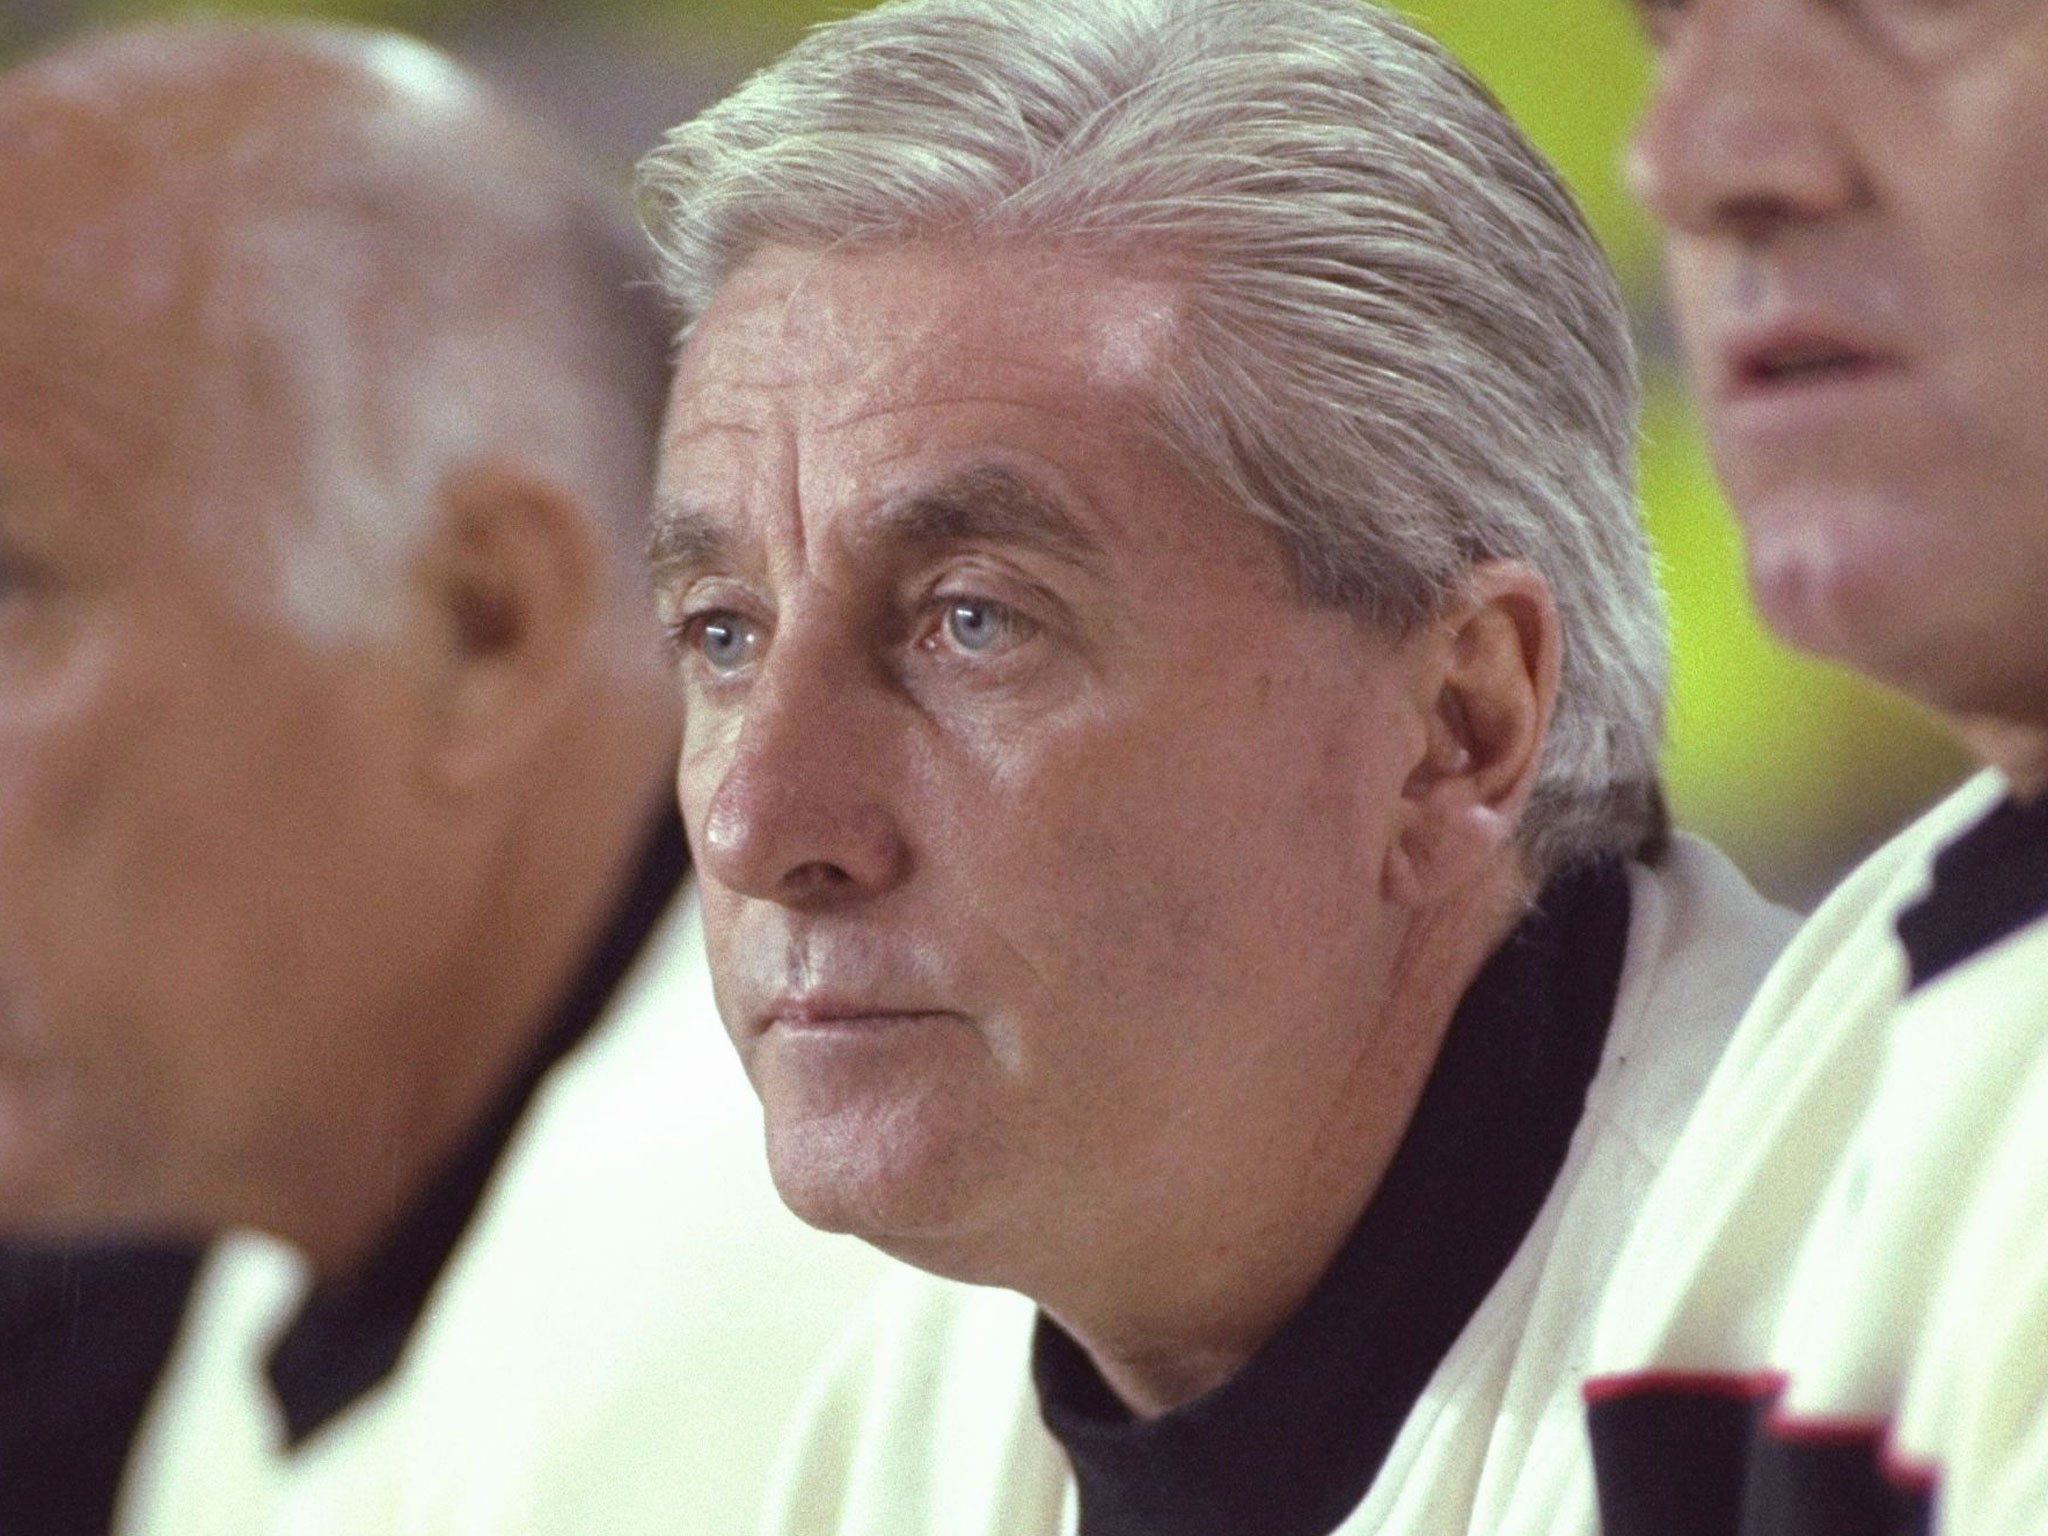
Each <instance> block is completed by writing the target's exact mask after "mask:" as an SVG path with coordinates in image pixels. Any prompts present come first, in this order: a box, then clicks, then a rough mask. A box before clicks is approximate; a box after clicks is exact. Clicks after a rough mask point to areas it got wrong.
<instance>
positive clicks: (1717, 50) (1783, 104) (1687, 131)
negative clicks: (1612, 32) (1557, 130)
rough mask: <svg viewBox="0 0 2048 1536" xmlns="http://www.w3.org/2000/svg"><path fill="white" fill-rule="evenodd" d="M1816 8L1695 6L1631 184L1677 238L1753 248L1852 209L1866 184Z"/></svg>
mask: <svg viewBox="0 0 2048 1536" xmlns="http://www.w3.org/2000/svg"><path fill="white" fill-rule="evenodd" d="M1830 20H1831V18H1830V17H1829V16H1828V15H1825V14H1823V13H1822V11H1821V8H1820V7H1818V6H1817V5H1815V4H1814V3H1813V0H1692V3H1691V4H1690V5H1688V6H1686V7H1684V8H1683V10H1682V11H1680V12H1678V13H1677V15H1676V17H1675V19H1674V21H1673V23H1672V27H1671V32H1670V35H1669V36H1668V37H1667V38H1666V39H1665V41H1664V42H1663V44H1662V45H1661V46H1660V48H1659V50H1658V52H1659V60H1658V71H1657V79H1656V83H1655V86H1654V88H1653V90H1652V94H1651V98H1650V104H1649V106H1648V108H1647V109H1646V110H1645V111H1644V114H1643V117H1642V120H1641V122H1640V123H1639V124H1638V125H1637V127H1636V132H1635V136H1634V139H1633V141H1632V143H1631V145H1630V149H1629V155H1628V161H1627V171H1628V180H1629V184H1630V186H1631V188H1632V189H1633V190H1634V192H1635V194H1636V197H1637V198H1638V199H1639V200H1640V201H1641V202H1642V204H1643V206H1644V207H1645V208H1647V209H1648V210H1649V211H1650V213H1651V215H1652V216H1653V217H1654V218H1656V219H1657V221H1658V222H1659V223H1661V224H1662V225H1664V227H1665V228H1666V230H1667V231H1670V232H1672V233H1680V234H1690V235H1713V234H1721V235H1733V236H1736V237H1738V238H1743V239H1747V240H1756V239H1762V238H1766V237H1768V236H1769V235H1770V234H1772V233H1773V232H1774V231H1776V230H1777V229H1779V228H1781V227H1784V226H1788V225H1797V224H1802V223H1808V222H1812V221H1814V220H1818V219H1824V218H1827V217H1829V216H1830V215H1832V214H1835V213H1839V212H1841V211H1843V210H1845V209H1847V208H1850V207H1853V206H1855V205H1856V203H1857V202H1858V201H1859V200H1860V199H1861V198H1862V197H1863V196H1864V195H1865V194H1866V191H1867V185H1866V183H1865V181H1864V178H1863V175H1862V172H1861V169H1860V167H1859V164H1858V161H1857V159H1856V156H1855V154H1854V149H1853V144H1852V142H1851V140H1850V139H1849V137H1848V135H1847V133H1846V131H1845V130H1846V125H1845V124H1844V123H1843V122H1842V121H1841V120H1840V118H1839V116H1838V112H1837V108H1838V107H1839V105H1841V104H1840V103H1839V102H1838V101H1837V99H1836V93H1835V91H1834V90H1833V88H1832V85H1831V82H1830V80H1829V79H1828V75H1829V73H1830V58H1829V54H1830V51H1831V50H1839V48H1840V47H1841V45H1842V43H1843V41H1844V40H1843V39H1839V38H1836V37H1834V36H1833V35H1832V33H1831V31H1830V27H1829V22H1830Z"/></svg>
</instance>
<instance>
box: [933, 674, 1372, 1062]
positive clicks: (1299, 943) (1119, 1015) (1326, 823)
mask: <svg viewBox="0 0 2048 1536" xmlns="http://www.w3.org/2000/svg"><path fill="white" fill-rule="evenodd" d="M1228 718H1231V716H1230V715H1229V714H1228V712H1227V711H1225V710H1223V709H1221V708H1220V707H1219V708H1218V709H1216V710H1204V711H1201V712H1200V713H1199V715H1198V716H1197V717H1194V718H1190V719H1188V720H1185V721H1171V722H1161V721H1159V720H1156V719H1153V720H1147V721H1145V722H1143V723H1137V722H1133V724H1132V725H1131V726H1130V728H1128V729H1125V730H1118V731H1115V732H1110V733H1106V734H1105V735H1103V736H1100V737H1094V736H1090V737H1088V738H1086V739H1084V740H1079V741H1073V742H1069V743H1065V744H1064V745H1065V746H1066V748H1067V750H1064V751H1059V752H1052V753H1048V754H1046V755H1045V756H1044V757H1043V758H1042V759H1040V760H1039V761H1037V762H1036V763H1035V764H1034V765H1033V768H1032V771H1031V772H1030V773H1029V774H1028V775H1017V776H1015V777H1013V778H1012V779H1010V780H1009V781H1008V782H1007V783H1006V784H1005V785H1004V786H1003V787H1002V789H1001V790H1000V791H999V793H1000V794H1001V796H1002V800H1001V804H1000V806H999V807H996V808H992V814H990V815H988V816H986V817H980V818H974V819H972V820H970V821H968V822H966V823H965V824H963V825H960V826H958V827H956V828H954V829H953V833H952V836H953V838H954V839H955V840H957V841H959V842H960V843H962V844H963V845H964V846H965V847H966V848H968V849H970V850H973V851H974V859H973V862H971V863H970V864H969V866H968V867H969V868H975V867H977V866H978V867H979V868H980V869H981V870H983V871H984V872H985V873H986V876H987V878H985V879H983V880H982V881H980V882H978V885H977V883H976V882H973V881H969V882H967V884H968V888H969V889H970V891H973V890H976V889H980V890H984V891H987V892H989V893H991V894H989V895H987V896H983V897H979V898H976V897H973V896H970V898H969V899H970V900H979V901H980V903H981V905H982V908H983V910H982V911H981V912H980V913H979V914H978V915H980V916H982V917H983V918H984V920H985V921H986V922H987V923H988V924H989V925H991V926H994V927H997V928H998V929H999V930H1000V931H1002V932H1003V933H1004V935H1005V936H1006V938H1008V940H1009V941H1010V943H1011V945H1012V947H1013V949H1014V950H1015V951H1016V952H1017V953H1018V954H1019V955H1021V956H1022V957H1023V958H1024V959H1025V960H1026V962H1027V963H1029V964H1030V966H1031V968H1032V970H1033V971H1034V973H1035V975H1036V977H1037V979H1038V981H1039V982H1040V983H1041V984H1042V985H1043V986H1045V987H1046V988H1047V989H1049V991H1050V992H1051V993H1052V994H1053V996H1054V1000H1055V1002H1056V1005H1057V1006H1059V1007H1060V1009H1061V1011H1062V1012H1063V1013H1066V1014H1068V1015H1070V1016H1075V1017H1090V1016H1092V1017H1095V1018H1097V1019H1099V1020H1101V1021H1102V1024H1101V1027H1103V1028H1106V1029H1110V1030H1113V1031H1114V1030H1117V1029H1119V1028H1120V1027H1127V1026H1128V1025H1129V1024H1130V1023H1131V1022H1132V1021H1134V1020H1135V1019H1138V1018H1141V1017H1144V1016H1147V1015H1150V1016H1153V1017H1155V1018H1157V1019H1159V1020H1161V1021H1162V1025H1161V1027H1166V1028H1171V1029H1174V1030H1175V1031H1176V1032H1183V1031H1184V1030H1185V1029H1187V1028H1189V1027H1191V1021H1194V1020H1199V1019H1201V1018H1203V1017H1207V1016H1213V1015H1224V1016H1233V1015H1241V1014H1242V1012H1243V1011H1245V1010H1247V1009H1250V1008H1254V1007H1270V1006H1272V1005H1273V1003H1274V1001H1275V999H1276V997H1284V994H1285V991H1286V989H1289V988H1307V987H1312V986H1313V985H1314V984H1315V983H1314V977H1315V968H1314V967H1313V966H1308V967H1304V965H1303V964H1302V956H1303V953H1304V951H1306V952H1308V953H1310V954H1314V953H1317V952H1318V951H1319V950H1334V949H1335V948H1337V947H1340V946H1354V947H1355V940H1356V934H1357V928H1358V925H1359V923H1360V922H1361V921H1363V920H1364V917H1365V914H1367V913H1368V912H1369V911H1370V909H1371V907H1372V902H1373V898H1374V895H1375V893H1376V890H1377V883H1378V863H1377V858H1376V850H1378V849H1380V848H1381V847H1382V846H1383V844H1384V841H1385V838H1386V835H1387V825H1386V822H1385V820H1384V817H1383V814H1382V813H1383V811H1384V810H1385V809H1386V807H1385V805H1384V803H1383V802H1385V801H1389V800H1391V796H1375V795H1370V794H1364V795H1362V794H1360V793H1359V790H1360V787H1361V786H1362V785H1366V784H1369V783H1370V782H1372V780H1373V777H1374V774H1375V768H1374V765H1373V762H1372V758H1371V756H1370V751H1371V748H1370V747H1369V746H1366V745H1364V744H1361V743H1360V742H1358V741H1357V740H1355V739H1353V738H1352V737H1351V735H1350V733H1346V732H1339V731H1336V730H1333V729H1324V730H1320V731H1318V730H1313V729H1309V728H1306V727H1303V728H1298V729H1294V730H1290V729H1289V728H1288V727H1289V725H1295V726H1298V727H1299V726H1301V722H1300V721H1299V720H1290V721H1287V722H1284V723H1283V722H1281V721H1278V720H1276V719H1274V718H1273V712H1271V711H1248V712H1246V713H1244V714H1243V715H1241V716H1240V718H1241V720H1242V722H1243V724H1242V727H1241V728H1240V729H1239V730H1237V731H1235V732H1231V733H1227V734H1226V733H1219V732H1218V731H1217V730H1216V729H1215V728H1214V721H1215V720H1218V719H1228ZM1282 743H1292V745H1288V746H1283V745H1281V744H1282ZM999 872H1000V873H1001V874H1002V876H1003V878H1002V879H1001V880H1000V882H998V880H997V879H996V876H997V875H998V873H999ZM999 890H1000V891H1004V892H1007V893H1008V903H1007V910H1000V911H999V910H996V908H995V901H996V897H995V895H994V894H993V893H994V892H997V891H999ZM1276 989H1278V990H1276ZM1149 1048H1150V1047H1149V1046H1148V1049H1149Z"/></svg>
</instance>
